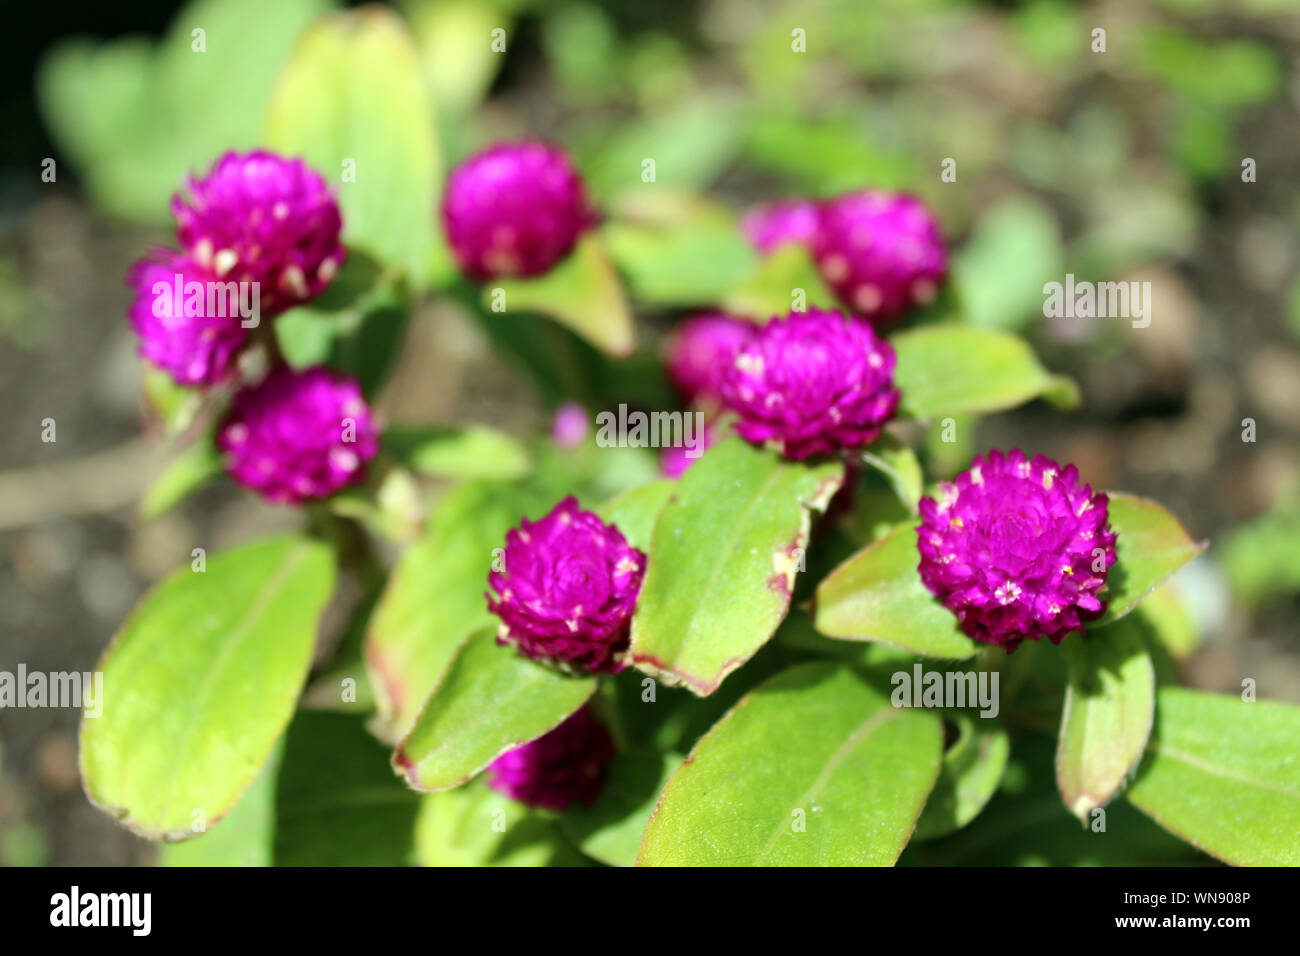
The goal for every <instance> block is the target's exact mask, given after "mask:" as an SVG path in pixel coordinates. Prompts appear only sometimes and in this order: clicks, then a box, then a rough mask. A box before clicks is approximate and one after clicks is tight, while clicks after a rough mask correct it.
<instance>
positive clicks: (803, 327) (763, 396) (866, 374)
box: [721, 309, 900, 461]
mask: <svg viewBox="0 0 1300 956" xmlns="http://www.w3.org/2000/svg"><path fill="white" fill-rule="evenodd" d="M894 361H895V359H894V350H893V348H892V347H891V346H890V344H889V343H888V342H886V341H885V340H884V339H882V338H880V337H879V336H877V335H876V334H875V333H874V332H873V331H872V329H871V326H870V325H869V324H867V323H866V322H864V321H862V320H860V319H856V318H850V317H846V316H845V315H843V314H842V313H839V312H832V311H824V310H821V309H810V310H809V311H808V312H806V313H803V312H791V313H790V315H789V317H788V318H785V319H774V320H772V321H771V322H769V323H768V324H767V325H765V326H763V327H762V329H760V330H759V331H758V332H757V334H756V335H755V337H754V340H753V341H752V342H751V343H750V344H749V345H747V346H745V347H744V348H742V349H741V350H740V351H739V352H738V353H736V357H735V358H734V359H733V360H732V364H731V365H730V367H729V368H728V369H727V372H726V374H725V375H724V376H723V378H722V384H721V390H722V399H723V402H724V403H725V405H726V406H727V407H728V408H729V409H730V410H731V411H733V412H735V413H736V414H737V415H738V416H739V419H740V420H739V421H738V422H736V423H735V429H736V431H737V432H738V433H739V434H740V437H742V438H744V439H745V440H746V441H748V442H750V443H752V444H768V445H771V446H774V447H775V448H777V449H778V450H779V451H780V452H781V453H782V454H783V455H784V456H785V457H786V458H791V459H794V460H796V461H797V460H800V459H803V458H807V457H809V456H810V455H816V454H820V453H834V452H839V451H842V450H850V451H851V450H853V449H857V448H862V447H865V446H866V445H869V444H871V442H873V441H875V440H876V438H877V437H878V436H879V435H880V431H881V428H883V427H884V425H885V423H886V422H888V421H889V420H890V419H891V418H893V417H894V414H895V413H896V412H897V411H898V402H899V399H900V394H899V391H898V389H896V388H895V387H894Z"/></svg>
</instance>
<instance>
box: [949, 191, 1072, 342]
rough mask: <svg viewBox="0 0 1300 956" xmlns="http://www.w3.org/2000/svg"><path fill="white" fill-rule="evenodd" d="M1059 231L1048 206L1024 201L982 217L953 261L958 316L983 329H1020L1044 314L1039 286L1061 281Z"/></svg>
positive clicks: (1007, 203)
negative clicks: (959, 307)
mask: <svg viewBox="0 0 1300 956" xmlns="http://www.w3.org/2000/svg"><path fill="white" fill-rule="evenodd" d="M1061 262H1062V252H1061V229H1060V226H1059V225H1057V222H1056V217H1055V215H1054V214H1053V213H1052V210H1051V208H1050V207H1048V206H1047V205H1046V204H1044V203H1042V202H1039V201H1037V200H1034V199H1030V198H1028V197H1025V196H1017V197H1013V198H1011V199H1007V200H1003V201H1001V202H999V203H998V204H997V205H996V206H995V207H993V208H992V209H990V210H989V211H988V212H987V213H985V214H984V215H982V216H981V217H980V218H979V220H978V221H977V222H976V224H975V228H974V230H973V231H972V233H971V236H970V239H969V240H968V241H967V242H966V243H965V245H963V246H962V248H961V251H960V252H959V253H958V254H957V255H956V256H955V257H954V260H953V264H952V275H953V282H954V284H955V285H956V287H957V288H958V290H959V291H960V295H961V302H962V317H963V318H964V319H965V321H967V322H969V323H970V324H971V325H973V326H975V327H977V328H982V329H1006V330H1011V329H1015V328H1020V327H1022V326H1024V325H1026V324H1028V322H1029V321H1030V320H1031V319H1032V318H1033V317H1034V316H1038V317H1039V318H1041V317H1042V314H1043V285H1044V284H1045V283H1046V282H1049V281H1051V280H1052V279H1053V278H1057V277H1059V276H1060V274H1061V272H1062V267H1061Z"/></svg>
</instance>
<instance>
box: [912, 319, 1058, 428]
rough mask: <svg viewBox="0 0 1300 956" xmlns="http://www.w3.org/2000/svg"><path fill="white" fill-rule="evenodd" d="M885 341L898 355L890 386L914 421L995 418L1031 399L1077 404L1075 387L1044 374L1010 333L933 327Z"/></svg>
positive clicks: (1033, 357)
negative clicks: (978, 416)
mask: <svg viewBox="0 0 1300 956" xmlns="http://www.w3.org/2000/svg"><path fill="white" fill-rule="evenodd" d="M889 341H890V343H891V344H892V345H893V346H894V350H895V351H896V352H897V353H898V365H897V367H896V369H895V371H894V382H895V384H897V385H898V387H899V388H900V389H901V390H902V392H903V411H904V412H905V413H907V414H911V415H915V416H916V417H917V418H940V417H943V416H949V415H957V414H960V413H962V412H997V411H1002V410H1004V409H1007V408H1014V407H1015V406H1017V405H1021V404H1024V403H1025V402H1028V401H1030V400H1031V399H1035V398H1045V399H1047V400H1048V401H1050V402H1052V403H1053V404H1055V405H1060V406H1063V407H1072V406H1074V405H1076V404H1078V400H1079V394H1078V392H1079V390H1078V387H1077V386H1076V385H1075V384H1074V383H1073V382H1072V381H1070V379H1068V378H1066V377H1065V376H1063V375H1053V374H1051V373H1050V372H1048V371H1047V370H1046V369H1044V368H1043V367H1042V365H1040V364H1039V362H1038V359H1037V358H1036V357H1035V356H1034V353H1033V350H1032V349H1030V347H1029V346H1028V345H1027V344H1026V343H1025V342H1024V340H1022V339H1020V338H1017V337H1016V336H1014V335H1011V334H1010V333H1007V332H992V331H986V330H983V329H973V328H969V327H966V326H960V325H936V326H928V327H925V328H918V329H914V330H912V331H910V332H901V333H899V334H898V335H895V336H892V337H891V338H890V340H889Z"/></svg>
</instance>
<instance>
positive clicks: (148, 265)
mask: <svg viewBox="0 0 1300 956" xmlns="http://www.w3.org/2000/svg"><path fill="white" fill-rule="evenodd" d="M214 279H215V276H213V275H212V273H211V272H209V271H208V270H207V269H204V268H203V267H202V266H200V265H199V264H198V263H197V262H194V261H193V260H191V259H188V258H187V257H185V256H184V255H182V254H180V253H177V252H173V251H171V250H167V249H160V250H158V251H156V252H154V253H152V254H151V255H150V256H148V257H146V258H144V259H141V260H139V261H138V262H136V263H135V264H134V265H133V266H132V267H131V270H130V271H129V272H128V273H127V277H126V281H127V284H129V285H131V286H133V287H134V289H135V297H134V298H133V299H132V301H131V305H130V306H129V307H128V309H127V317H128V318H129V319H130V320H131V324H132V325H133V326H134V327H135V331H136V334H137V335H138V336H139V337H140V354H141V355H142V356H143V357H144V358H145V359H146V360H147V361H149V362H150V363H151V364H153V365H155V366H157V367H158V368H160V369H163V370H164V371H165V372H167V373H168V374H169V375H171V377H172V378H173V379H174V380H175V381H176V382H177V383H178V384H180V385H212V384H215V383H217V382H220V381H223V380H225V379H226V378H228V377H229V376H230V375H231V374H232V373H233V371H234V369H235V365H236V360H237V356H238V354H239V350H240V349H241V348H242V347H243V345H244V342H245V340H246V339H247V338H248V335H249V329H248V328H245V327H244V323H243V319H242V318H241V316H240V311H239V306H238V303H237V302H236V303H234V304H233V307H232V303H231V302H230V300H229V298H225V297H222V296H221V295H220V293H218V295H216V296H209V295H208V294H207V290H209V289H214V288H219V287H218V286H213V285H209V283H210V282H212V281H213V280H214ZM193 283H199V285H198V286H197V287H195V286H194V285H193ZM196 289H197V290H198V292H199V294H198V295H193V294H192V293H193V292H194V291H195V290H196Z"/></svg>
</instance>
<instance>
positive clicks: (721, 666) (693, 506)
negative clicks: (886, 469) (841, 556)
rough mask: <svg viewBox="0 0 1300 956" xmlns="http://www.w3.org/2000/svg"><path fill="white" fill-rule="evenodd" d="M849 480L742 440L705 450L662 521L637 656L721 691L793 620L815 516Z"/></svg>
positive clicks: (679, 678)
mask: <svg viewBox="0 0 1300 956" xmlns="http://www.w3.org/2000/svg"><path fill="white" fill-rule="evenodd" d="M843 478H844V468H843V465H841V464H840V463H838V462H832V463H826V464H820V465H812V464H798V463H793V462H787V461H783V460H782V459H781V458H779V457H778V456H777V455H776V453H775V452H772V451H767V450H760V449H756V448H752V447H750V446H749V445H747V444H745V443H744V442H743V441H741V440H740V439H738V438H730V439H727V440H726V441H723V442H721V443H719V444H718V445H715V446H714V447H712V448H710V449H709V450H708V451H706V452H705V453H704V455H703V456H702V457H701V458H700V459H699V460H698V461H697V462H696V463H695V464H694V465H692V466H691V468H690V469H689V470H688V471H687V472H686V473H685V474H684V475H683V476H682V477H681V479H680V480H679V481H678V483H677V488H676V491H675V493H674V495H673V497H672V499H671V500H670V501H669V502H668V504H667V505H666V506H665V507H664V509H663V511H662V512H661V513H660V515H659V520H658V522H656V524H655V528H654V533H653V535H652V536H651V539H650V552H649V554H650V562H649V566H648V568H647V570H646V577H645V583H644V584H643V585H642V588H641V596H640V598H639V599H638V601H637V610H636V614H635V615H634V616H633V618H632V660H633V662H634V663H635V664H636V665H637V666H638V667H640V668H641V669H642V670H644V671H646V672H647V673H650V674H653V675H655V676H657V677H659V678H661V679H662V680H664V681H665V682H666V683H668V684H685V685H686V686H687V687H689V688H690V689H691V690H692V691H694V692H695V693H697V694H700V695H701V696H704V695H707V694H711V693H713V691H714V690H716V689H717V687H718V685H719V684H720V683H722V680H723V679H724V678H725V677H726V676H727V675H728V674H730V673H731V672H732V671H733V670H735V669H736V668H737V667H739V666H740V665H741V664H743V663H744V662H745V661H747V660H749V658H750V657H752V656H753V654H754V652H755V651H757V650H758V649H759V648H760V647H762V646H763V644H764V643H765V642H766V641H767V639H768V638H770V637H771V636H772V633H773V632H774V631H775V630H776V628H777V625H778V624H780V623H781V619H782V618H784V617H785V614H786V611H787V610H788V609H789V607H790V595H791V593H792V592H793V590H794V579H795V573H796V570H797V568H798V566H799V564H800V563H801V561H802V558H803V554H804V551H805V549H806V548H807V546H808V535H809V526H810V524H811V512H812V511H821V510H823V509H825V507H826V503H827V502H828V501H829V500H830V498H831V496H832V495H833V494H834V493H835V491H836V489H838V488H839V486H840V482H841V481H843Z"/></svg>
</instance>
